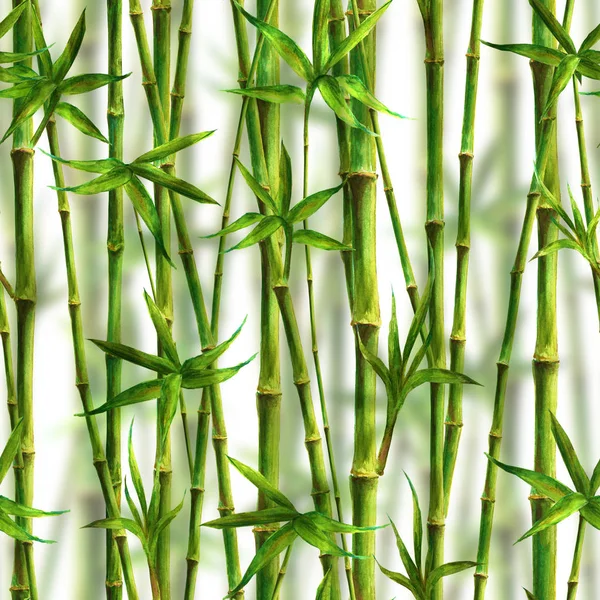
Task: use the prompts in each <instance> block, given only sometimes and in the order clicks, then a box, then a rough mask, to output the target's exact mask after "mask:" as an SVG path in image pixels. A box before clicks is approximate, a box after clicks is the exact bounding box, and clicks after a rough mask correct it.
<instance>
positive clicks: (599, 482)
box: [590, 460, 600, 494]
mask: <svg viewBox="0 0 600 600" xmlns="http://www.w3.org/2000/svg"><path fill="white" fill-rule="evenodd" d="M598 487H600V460H599V461H598V462H597V463H596V466H595V467H594V471H593V473H592V476H591V478H590V494H595V493H596V492H597V491H598Z"/></svg>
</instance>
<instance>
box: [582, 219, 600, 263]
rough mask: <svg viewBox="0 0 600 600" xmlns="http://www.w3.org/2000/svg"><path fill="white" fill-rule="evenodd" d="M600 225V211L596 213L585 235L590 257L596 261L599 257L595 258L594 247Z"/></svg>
mask: <svg viewBox="0 0 600 600" xmlns="http://www.w3.org/2000/svg"><path fill="white" fill-rule="evenodd" d="M598 223H600V209H598V210H597V211H596V214H595V215H594V216H593V218H592V220H591V221H590V223H589V225H588V229H587V232H586V234H585V242H586V246H587V251H588V254H589V255H590V257H594V259H597V257H595V256H594V254H595V249H594V247H595V245H596V229H597V228H598Z"/></svg>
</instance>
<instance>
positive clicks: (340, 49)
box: [319, 0, 392, 73]
mask: <svg viewBox="0 0 600 600" xmlns="http://www.w3.org/2000/svg"><path fill="white" fill-rule="evenodd" d="M391 3H392V2H391V0H390V2H386V3H385V4H384V5H383V6H382V7H380V8H378V9H377V10H376V11H375V12H374V13H372V14H370V15H369V16H368V17H367V18H366V19H365V20H364V21H363V22H362V23H361V24H360V26H359V27H357V28H356V29H355V30H354V31H352V32H351V33H350V35H349V36H348V37H347V38H346V39H345V40H344V41H343V42H342V43H341V44H339V45H338V46H337V48H335V50H334V51H333V52H332V53H331V54H330V56H329V58H328V59H327V62H326V64H325V66H324V67H323V69H321V71H319V72H320V73H327V72H328V71H329V70H330V69H331V68H332V67H333V66H334V65H336V64H337V63H338V62H340V60H342V58H344V56H346V54H348V52H350V50H352V49H353V48H355V47H356V46H358V44H360V42H362V40H364V39H365V38H366V37H367V36H368V35H369V33H371V30H372V29H373V28H374V27H375V25H376V24H377V21H379V19H380V18H381V17H382V16H383V13H384V12H385V11H386V10H387V9H388V8H389V6H390V4H391Z"/></svg>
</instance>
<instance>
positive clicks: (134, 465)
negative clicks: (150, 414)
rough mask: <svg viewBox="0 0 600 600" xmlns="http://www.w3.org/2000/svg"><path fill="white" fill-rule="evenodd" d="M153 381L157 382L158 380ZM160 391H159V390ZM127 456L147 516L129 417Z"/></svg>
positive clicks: (139, 499)
mask: <svg viewBox="0 0 600 600" xmlns="http://www.w3.org/2000/svg"><path fill="white" fill-rule="evenodd" d="M155 383H159V382H158V381H157V382H155ZM159 393H160V391H159ZM127 456H128V460H129V472H130V473H131V480H132V481H133V487H134V489H135V493H136V495H137V498H138V502H139V503H140V507H141V509H142V514H143V515H144V517H147V516H148V504H147V502H146V493H145V492H144V483H143V481H142V475H141V474H140V468H139V466H138V462H137V459H136V457H135V449H134V447H133V419H131V425H130V426H129V438H128V441H127Z"/></svg>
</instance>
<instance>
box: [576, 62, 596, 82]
mask: <svg viewBox="0 0 600 600" xmlns="http://www.w3.org/2000/svg"><path fill="white" fill-rule="evenodd" d="M577 72H578V73H581V74H582V75H584V76H585V77H589V78H590V79H596V80H598V79H600V66H598V65H596V64H594V62H593V61H591V60H589V59H587V58H582V59H581V62H580V63H579V66H578V67H577Z"/></svg>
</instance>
